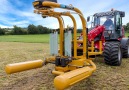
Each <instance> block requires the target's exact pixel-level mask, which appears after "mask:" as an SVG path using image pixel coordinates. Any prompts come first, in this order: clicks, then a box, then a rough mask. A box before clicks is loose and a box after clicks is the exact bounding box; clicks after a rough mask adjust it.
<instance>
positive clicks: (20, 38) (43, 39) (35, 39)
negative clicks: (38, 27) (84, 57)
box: [0, 33, 129, 43]
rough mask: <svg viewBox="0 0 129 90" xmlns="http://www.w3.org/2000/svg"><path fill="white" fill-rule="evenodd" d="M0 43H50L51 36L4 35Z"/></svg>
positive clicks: (127, 34) (0, 38)
mask: <svg viewBox="0 0 129 90" xmlns="http://www.w3.org/2000/svg"><path fill="white" fill-rule="evenodd" d="M77 35H78V36H79V35H80V34H79V33H78V34H77ZM125 36H129V33H126V34H125ZM0 42H25V43H49V34H39V35H4V36H0Z"/></svg>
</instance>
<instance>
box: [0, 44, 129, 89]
mask: <svg viewBox="0 0 129 90" xmlns="http://www.w3.org/2000/svg"><path fill="white" fill-rule="evenodd" d="M44 57H49V44H48V43H21V42H0V90H55V88H54V85H53V80H54V78H55V76H54V75H53V74H52V73H51V70H53V69H54V66H53V65H52V64H48V65H46V66H44V67H42V68H39V69H34V70H29V71H25V72H20V73H16V74H12V75H7V74H6V73H5V70H4V67H5V65H6V64H9V63H15V62H16V63H17V62H23V61H28V60H37V59H44ZM94 63H95V64H96V66H97V70H96V71H95V72H94V73H93V74H92V75H91V76H90V77H88V78H87V79H85V80H83V81H81V82H79V83H77V84H75V85H74V86H72V87H70V88H68V89H66V90H129V69H128V68H129V59H123V61H122V65H121V66H119V67H117V66H108V65H105V63H104V61H103V57H97V58H96V60H94Z"/></svg>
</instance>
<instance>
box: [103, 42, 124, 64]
mask: <svg viewBox="0 0 129 90" xmlns="http://www.w3.org/2000/svg"><path fill="white" fill-rule="evenodd" d="M103 55H104V61H105V63H106V64H108V65H111V66H120V65H121V61H122V52H121V46H120V42H117V41H112V42H106V43H105V47H104V52H103Z"/></svg>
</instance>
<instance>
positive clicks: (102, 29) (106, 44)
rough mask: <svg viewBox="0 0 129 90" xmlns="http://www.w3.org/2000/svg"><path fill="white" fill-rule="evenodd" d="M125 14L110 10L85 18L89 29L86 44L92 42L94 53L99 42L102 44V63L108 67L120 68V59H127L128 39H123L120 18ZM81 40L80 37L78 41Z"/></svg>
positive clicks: (123, 33) (123, 34)
mask: <svg viewBox="0 0 129 90" xmlns="http://www.w3.org/2000/svg"><path fill="white" fill-rule="evenodd" d="M123 17H125V12H123V11H117V10H111V11H108V12H101V13H95V14H94V15H93V16H92V18H91V16H89V17H88V18H87V21H88V23H90V21H91V23H90V25H91V27H90V28H88V44H89V46H90V45H91V41H94V47H95V52H97V51H98V50H99V41H100V40H101V41H102V43H103V56H104V61H105V63H106V64H108V65H113V66H120V65H121V61H122V57H124V58H128V57H129V39H128V38H126V37H125V32H124V28H123V27H122V18H123ZM81 38H82V35H81V36H80V37H79V39H81Z"/></svg>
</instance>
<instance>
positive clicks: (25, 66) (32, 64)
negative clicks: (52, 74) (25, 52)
mask: <svg viewBox="0 0 129 90" xmlns="http://www.w3.org/2000/svg"><path fill="white" fill-rule="evenodd" d="M43 63H44V61H43V60H35V61H27V62H21V63H14V64H8V65H6V67H5V71H6V73H7V74H12V73H17V72H21V71H26V70H30V69H35V68H40V67H42V66H43Z"/></svg>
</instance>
